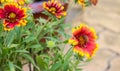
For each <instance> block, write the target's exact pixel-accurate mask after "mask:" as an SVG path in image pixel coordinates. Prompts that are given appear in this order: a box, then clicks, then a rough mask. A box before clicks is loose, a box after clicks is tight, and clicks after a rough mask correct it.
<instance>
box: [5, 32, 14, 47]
mask: <svg viewBox="0 0 120 71" xmlns="http://www.w3.org/2000/svg"><path fill="white" fill-rule="evenodd" d="M14 35H15V31H14V30H12V31H10V32H8V35H7V36H6V40H5V44H6V45H7V47H9V46H10V45H11V43H12V42H13V40H14Z"/></svg>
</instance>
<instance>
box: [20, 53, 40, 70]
mask: <svg viewBox="0 0 120 71" xmlns="http://www.w3.org/2000/svg"><path fill="white" fill-rule="evenodd" d="M21 56H23V57H24V58H25V59H27V60H28V61H30V62H31V63H32V64H33V66H35V67H36V69H38V70H39V68H38V66H37V65H36V64H35V62H34V60H33V58H32V57H31V56H30V55H28V54H22V55H21Z"/></svg>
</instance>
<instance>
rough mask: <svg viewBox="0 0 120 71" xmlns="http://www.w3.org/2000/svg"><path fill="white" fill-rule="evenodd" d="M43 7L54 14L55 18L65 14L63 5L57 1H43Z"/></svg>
mask: <svg viewBox="0 0 120 71" xmlns="http://www.w3.org/2000/svg"><path fill="white" fill-rule="evenodd" d="M43 8H44V9H46V10H47V11H49V12H50V13H51V14H53V15H55V16H56V17H57V18H61V17H62V16H66V12H65V11H64V6H62V5H61V3H59V2H58V1H54V0H51V1H48V2H44V3H43Z"/></svg>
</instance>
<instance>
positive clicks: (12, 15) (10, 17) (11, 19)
mask: <svg viewBox="0 0 120 71" xmlns="http://www.w3.org/2000/svg"><path fill="white" fill-rule="evenodd" d="M6 20H7V21H9V22H12V23H13V22H15V21H16V20H17V19H16V14H15V13H14V12H11V13H9V14H8V16H7V19H6Z"/></svg>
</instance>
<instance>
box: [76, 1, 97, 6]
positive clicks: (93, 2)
mask: <svg viewBox="0 0 120 71" xmlns="http://www.w3.org/2000/svg"><path fill="white" fill-rule="evenodd" d="M97 2H98V0H78V3H79V4H81V5H82V7H85V6H89V4H93V5H96V4H97ZM87 4H88V5H87Z"/></svg>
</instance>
